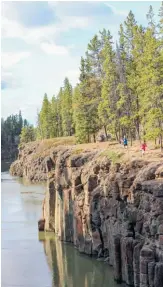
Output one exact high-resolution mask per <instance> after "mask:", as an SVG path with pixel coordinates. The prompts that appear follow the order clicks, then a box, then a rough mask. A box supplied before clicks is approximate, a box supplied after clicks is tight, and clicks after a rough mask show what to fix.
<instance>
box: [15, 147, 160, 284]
mask: <svg viewBox="0 0 163 287" xmlns="http://www.w3.org/2000/svg"><path fill="white" fill-rule="evenodd" d="M104 144H106V145H107V148H104ZM108 145H109V146H108ZM40 146H41V143H37V144H36V143H31V144H28V145H26V146H24V148H22V149H21V150H20V153H19V159H18V160H17V161H16V162H15V163H13V165H12V166H11V172H12V174H16V175H19V176H23V177H27V178H29V179H30V180H31V179H32V180H33V181H35V180H36V181H37V180H38V181H39V180H43V179H45V178H47V186H48V189H47V192H46V196H45V199H44V202H43V214H42V218H43V219H44V220H45V230H47V231H54V232H55V233H56V234H57V235H58V237H59V238H60V240H63V241H67V242H72V243H73V244H74V245H75V246H76V247H77V248H78V249H79V251H80V252H81V253H86V254H88V255H91V256H95V257H97V258H100V260H105V261H106V260H107V261H108V263H109V264H110V265H112V266H113V267H114V277H115V279H116V280H117V281H118V282H121V281H124V282H126V283H127V284H128V285H130V286H135V287H138V286H140V287H149V282H151V283H150V284H153V285H151V286H154V287H160V286H162V285H160V284H163V272H162V271H163V231H162V230H163V160H162V157H161V154H160V153H159V151H157V150H156V151H155V150H154V151H153V153H154V156H153V157H152V156H151V151H150V157H149V155H148V153H147V154H146V155H145V157H144V158H143V159H142V158H141V155H140V151H139V150H138V151H137V153H139V158H134V156H135V151H134V152H133V153H132V149H129V150H124V149H123V148H122V147H121V146H120V145H117V146H116V147H115V145H114V146H113V147H111V144H109V143H102V145H100V143H99V144H97V145H95V144H94V146H92V145H91V146H88V145H80V146H76V145H73V144H72V145H71V146H70V145H69V146H67V145H65V146H58V147H56V146H55V147H54V146H50V147H48V148H47V149H46V152H45V154H44V156H43V153H42V152H40V149H41V148H40ZM42 147H43V143H42ZM132 148H134V149H135V147H132ZM148 152H149V151H148Z"/></svg>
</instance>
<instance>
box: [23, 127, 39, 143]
mask: <svg viewBox="0 0 163 287" xmlns="http://www.w3.org/2000/svg"><path fill="white" fill-rule="evenodd" d="M35 139H36V133H35V129H34V127H33V126H25V127H23V128H22V130H21V134H20V144H22V143H28V142H31V141H34V140H35Z"/></svg>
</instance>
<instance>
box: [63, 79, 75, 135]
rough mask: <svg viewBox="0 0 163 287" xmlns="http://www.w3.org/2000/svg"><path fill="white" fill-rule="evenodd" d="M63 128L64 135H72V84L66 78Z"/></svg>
mask: <svg viewBox="0 0 163 287" xmlns="http://www.w3.org/2000/svg"><path fill="white" fill-rule="evenodd" d="M61 116H62V130H63V135H64V136H71V135H72V127H73V123H72V86H71V84H70V82H69V80H68V78H65V80H64V87H63V94H62V99H61Z"/></svg>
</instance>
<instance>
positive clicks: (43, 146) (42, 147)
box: [30, 137, 76, 159]
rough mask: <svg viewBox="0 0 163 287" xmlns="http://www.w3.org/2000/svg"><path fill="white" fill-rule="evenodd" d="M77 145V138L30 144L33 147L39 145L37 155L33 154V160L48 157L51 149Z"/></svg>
mask: <svg viewBox="0 0 163 287" xmlns="http://www.w3.org/2000/svg"><path fill="white" fill-rule="evenodd" d="M75 143H76V141H75V137H61V138H53V139H45V140H40V141H35V142H32V143H30V144H31V145H32V144H33V145H38V147H37V153H34V154H32V158H33V159H37V158H38V157H46V156H48V155H49V153H50V149H51V148H55V147H58V146H60V145H62V146H67V145H74V144H75Z"/></svg>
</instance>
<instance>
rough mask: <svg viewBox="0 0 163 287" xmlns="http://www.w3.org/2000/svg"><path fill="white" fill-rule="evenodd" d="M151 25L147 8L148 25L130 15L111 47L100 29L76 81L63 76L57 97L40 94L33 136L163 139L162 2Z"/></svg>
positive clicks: (110, 40)
mask: <svg viewBox="0 0 163 287" xmlns="http://www.w3.org/2000/svg"><path fill="white" fill-rule="evenodd" d="M158 16H159V22H158V23H156V21H155V15H154V12H153V8H152V6H150V7H149V11H148V13H147V20H148V25H147V27H143V26H142V25H138V24H137V21H136V19H135V17H134V14H133V13H132V11H130V12H129V14H128V16H127V18H126V20H125V21H124V23H123V24H121V25H120V28H119V32H118V34H119V41H118V42H117V43H113V38H112V35H111V33H110V31H109V30H106V29H103V31H100V32H99V33H98V34H97V35H94V37H93V39H91V40H90V43H89V44H88V47H87V51H86V53H85V56H84V57H81V62H80V77H79V82H78V84H77V85H76V87H74V88H72V86H71V83H70V82H69V80H68V78H65V80H64V84H63V87H61V88H60V90H59V93H58V95H56V96H53V97H52V99H51V100H49V99H48V96H47V94H45V95H44V98H43V103H42V108H41V111H40V113H39V114H38V123H37V137H38V138H51V137H61V136H71V135H73V134H75V136H76V139H77V142H79V143H82V142H90V141H92V140H93V141H95V140H96V135H97V133H98V131H99V130H101V129H102V130H104V132H105V135H106V136H107V134H108V133H109V134H111V135H112V137H114V138H116V140H119V139H120V138H121V137H123V136H124V135H126V136H127V137H128V138H129V139H130V140H131V141H132V140H135V139H159V140H160V142H161V145H162V141H163V140H162V139H163V3H162V5H161V7H160V10H159V15H158Z"/></svg>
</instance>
